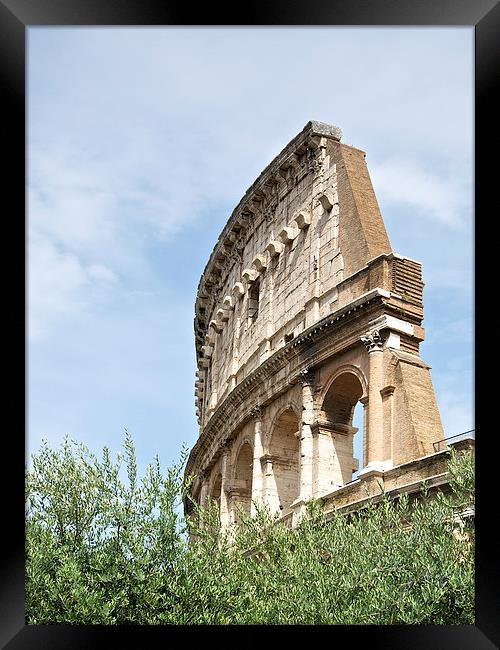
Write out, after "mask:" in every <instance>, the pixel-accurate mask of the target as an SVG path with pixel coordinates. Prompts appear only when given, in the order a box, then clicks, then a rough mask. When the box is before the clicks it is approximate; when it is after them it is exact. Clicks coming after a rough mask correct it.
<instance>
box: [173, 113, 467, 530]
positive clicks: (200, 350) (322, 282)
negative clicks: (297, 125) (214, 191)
mask: <svg viewBox="0 0 500 650" xmlns="http://www.w3.org/2000/svg"><path fill="white" fill-rule="evenodd" d="M423 286H424V285H423V282H422V268H421V265H420V263H419V262H417V261H415V260H413V259H410V258H407V257H404V256H402V255H398V254H397V253H394V252H393V251H392V248H391V244H390V242H389V238H388V235H387V232H386V229H385V226H384V222H383V219H382V216H381V213H380V210H379V206H378V204H377V199H376V197H375V194H374V190H373V187H372V183H371V180H370V176H369V173H368V169H367V166H366V162H365V153H364V152H363V151H361V150H360V149H357V148H355V147H353V146H350V145H346V144H343V143H341V132H340V130H339V129H338V128H337V127H335V126H331V125H329V124H324V123H321V122H315V121H311V122H308V123H307V124H306V126H305V127H304V129H303V130H302V131H301V132H300V133H299V134H298V135H297V136H296V137H295V138H294V139H293V140H292V141H291V142H290V143H289V144H288V145H287V146H286V147H285V148H284V149H283V150H282V151H281V153H280V154H279V155H278V156H276V158H275V159H274V160H273V161H272V162H271V163H270V164H269V165H268V166H267V167H266V169H265V170H264V171H263V172H262V173H261V174H260V176H259V177H258V178H257V180H256V181H255V182H254V183H253V185H252V186H251V187H250V188H249V189H248V190H247V192H246V193H245V195H244V196H243V198H242V199H241V201H240V202H239V204H238V205H237V206H236V208H235V209H234V211H233V213H232V214H231V216H230V218H229V220H228V222H227V224H226V226H225V228H224V229H223V231H222V233H221V235H220V237H219V239H218V241H217V243H216V245H215V248H214V249H213V252H212V254H211V256H210V259H209V260H208V263H207V265H206V267H205V271H204V273H203V275H202V277H201V280H200V283H199V287H198V292H197V297H196V305H195V325H194V327H195V339H196V356H197V365H198V370H197V373H196V381H195V395H196V413H197V417H198V423H199V426H200V430H199V437H198V440H197V442H196V444H195V445H194V447H193V449H192V450H191V453H190V456H189V459H188V463H187V466H186V470H185V471H186V475H190V476H194V477H195V478H194V481H193V483H192V486H191V495H190V496H191V498H192V499H193V500H195V501H196V502H197V503H199V504H200V505H201V506H202V507H203V506H204V505H205V504H206V503H207V499H209V498H211V499H213V500H215V501H216V502H217V504H218V507H219V514H220V521H221V525H222V526H223V527H225V528H228V527H230V526H231V525H232V524H234V523H235V522H237V520H238V512H239V511H240V508H242V509H243V510H244V511H246V512H248V513H250V514H254V513H255V510H256V508H258V506H259V504H260V505H261V504H266V505H267V506H268V507H269V508H270V510H271V512H272V513H274V514H276V515H277V516H278V517H279V518H281V519H282V520H283V521H284V522H285V523H287V525H290V526H294V525H296V523H297V522H298V521H299V520H300V517H301V516H302V513H303V512H304V506H305V504H306V503H307V501H308V500H310V499H311V498H320V497H321V498H322V499H323V503H324V507H325V510H326V511H327V512H328V510H331V509H334V508H336V509H349V508H352V507H355V506H356V505H357V504H360V503H362V502H363V501H364V500H366V498H367V495H373V494H375V493H379V492H380V489H381V487H383V488H384V490H385V491H386V492H387V493H398V492H400V491H403V490H404V491H408V492H410V493H411V492H417V491H418V489H419V487H420V485H421V482H422V480H423V479H425V480H426V481H427V483H428V484H430V485H431V486H439V485H440V484H443V483H445V482H446V453H445V450H446V448H447V445H446V444H444V446H441V447H440V444H441V443H442V442H443V440H444V432H443V428H442V424H441V419H440V415H439V410H438V407H437V404H436V399H435V395H434V390H433V386H432V381H431V376H430V368H429V366H428V365H427V364H426V363H425V361H423V360H422V359H421V358H420V354H419V345H420V343H421V342H422V341H423V340H424V330H423V328H422V326H421V323H422V319H423V305H422V290H423ZM358 403H361V405H362V407H360V408H361V409H362V412H363V426H362V431H360V432H359V433H358V436H362V449H363V453H362V462H360V461H361V459H360V460H358V459H356V458H354V446H353V439H354V436H355V435H356V433H357V432H358V429H357V428H356V427H354V426H353V413H354V409H355V407H356V405H357V404H358ZM360 428H361V427H360ZM462 443H463V441H462ZM184 505H185V510H186V511H187V512H189V511H190V509H191V507H190V500H189V499H186V500H185V504H184Z"/></svg>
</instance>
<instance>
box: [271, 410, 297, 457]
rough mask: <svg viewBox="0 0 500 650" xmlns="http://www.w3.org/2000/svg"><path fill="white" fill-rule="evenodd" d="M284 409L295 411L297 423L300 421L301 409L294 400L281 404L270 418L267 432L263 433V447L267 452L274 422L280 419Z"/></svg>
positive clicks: (274, 425)
mask: <svg viewBox="0 0 500 650" xmlns="http://www.w3.org/2000/svg"><path fill="white" fill-rule="evenodd" d="M285 411H293V412H294V413H295V415H296V417H297V420H298V421H299V423H300V421H301V418H302V409H301V408H299V406H297V404H295V402H293V401H288V402H287V403H286V404H285V405H284V406H282V407H281V408H280V409H279V411H278V412H277V413H276V415H275V416H274V418H273V419H272V421H271V425H270V426H269V428H268V430H267V432H266V434H265V445H264V447H265V449H266V451H267V452H269V448H270V445H271V439H272V436H273V431H274V429H275V427H276V424H277V422H278V420H279V419H280V417H281V416H282V415H283V413H285Z"/></svg>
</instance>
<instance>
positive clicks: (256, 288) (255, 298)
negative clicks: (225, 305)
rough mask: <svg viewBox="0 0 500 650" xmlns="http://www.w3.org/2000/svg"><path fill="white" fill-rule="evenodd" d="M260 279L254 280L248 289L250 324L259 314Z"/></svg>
mask: <svg viewBox="0 0 500 650" xmlns="http://www.w3.org/2000/svg"><path fill="white" fill-rule="evenodd" d="M259 300H260V281H259V280H258V279H257V280H255V281H254V282H252V283H251V284H250V286H249V290H248V319H249V322H250V324H251V323H253V322H254V321H256V320H257V318H258V316H259Z"/></svg>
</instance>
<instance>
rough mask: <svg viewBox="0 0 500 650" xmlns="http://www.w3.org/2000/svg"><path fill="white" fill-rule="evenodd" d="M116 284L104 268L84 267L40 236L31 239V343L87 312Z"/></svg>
mask: <svg viewBox="0 0 500 650" xmlns="http://www.w3.org/2000/svg"><path fill="white" fill-rule="evenodd" d="M113 281H116V276H115V274H114V273H113V272H112V271H111V270H110V269H108V268H106V267H105V266H101V265H90V266H85V265H84V264H83V263H82V261H81V260H80V259H79V258H78V257H77V256H76V255H75V254H74V253H71V252H68V251H67V250H62V249H61V248H60V247H58V246H57V245H56V244H54V242H52V241H51V240H50V239H48V238H47V237H45V236H43V235H36V234H35V235H32V236H31V237H30V246H29V270H28V323H29V325H28V332H29V338H30V339H31V340H32V341H36V340H40V339H44V338H46V337H47V336H50V335H51V334H52V330H54V329H60V326H61V324H64V322H65V321H66V320H67V319H68V317H70V318H75V317H76V316H78V315H79V314H81V313H82V312H84V311H85V310H87V309H88V308H89V307H90V305H91V304H92V302H93V301H95V300H96V298H98V295H99V291H100V290H101V289H103V288H104V289H106V285H109V283H110V282H113Z"/></svg>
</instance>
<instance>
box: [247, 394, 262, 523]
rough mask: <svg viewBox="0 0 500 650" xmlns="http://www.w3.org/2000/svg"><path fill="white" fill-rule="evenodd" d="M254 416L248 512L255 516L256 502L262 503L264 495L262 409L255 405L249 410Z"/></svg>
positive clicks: (259, 504)
mask: <svg viewBox="0 0 500 650" xmlns="http://www.w3.org/2000/svg"><path fill="white" fill-rule="evenodd" d="M251 415H252V417H253V418H255V425H254V438H253V463H252V503H251V505H250V514H251V516H252V517H255V515H256V514H257V510H256V507H255V506H256V504H257V505H258V506H261V505H262V501H263V497H264V473H263V471H262V463H261V458H262V456H263V455H264V447H263V444H262V409H261V408H260V407H259V406H256V407H255V408H254V409H252V411H251Z"/></svg>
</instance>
